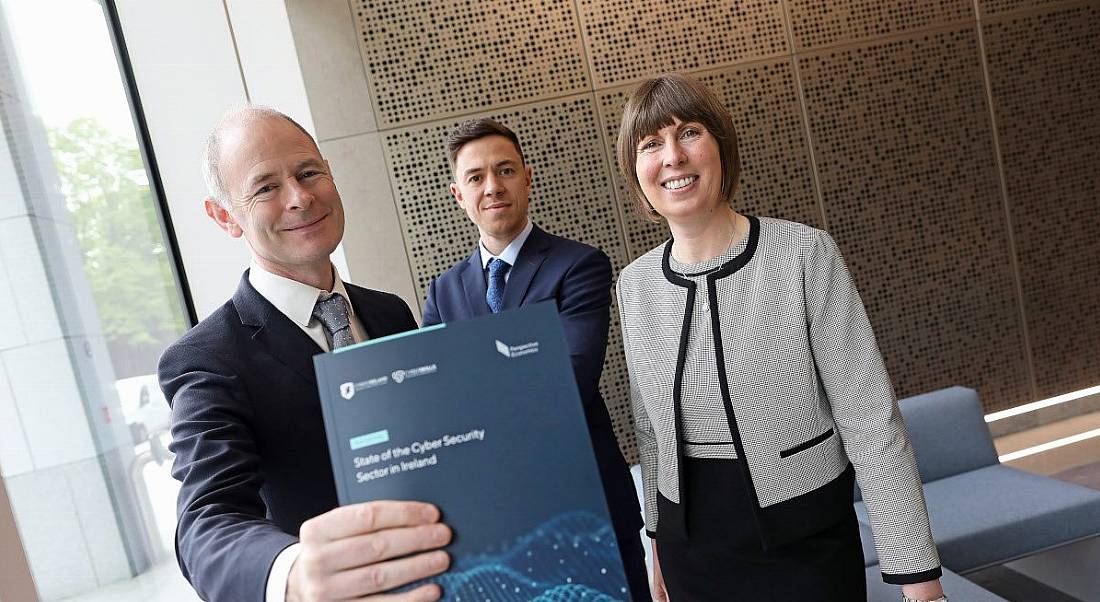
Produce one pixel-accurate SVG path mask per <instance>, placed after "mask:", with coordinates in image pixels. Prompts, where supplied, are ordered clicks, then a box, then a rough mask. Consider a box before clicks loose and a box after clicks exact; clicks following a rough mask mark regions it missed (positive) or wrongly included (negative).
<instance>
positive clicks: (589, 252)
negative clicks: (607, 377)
mask: <svg viewBox="0 0 1100 602" xmlns="http://www.w3.org/2000/svg"><path fill="white" fill-rule="evenodd" d="M611 285H612V277H611V262H610V261H609V260H608V259H607V255H605V254H604V253H603V251H600V250H599V249H597V248H595V247H590V246H588V245H585V244H581V243H579V242H576V241H572V240H569V239H565V238H561V237H560V236H554V235H553V234H548V233H547V232H544V231H543V230H541V229H539V228H538V226H534V227H533V228H532V229H531V234H530V235H529V236H528V237H527V240H526V241H525V242H524V243H523V248H522V249H520V252H519V255H518V256H517V257H516V265H514V266H512V269H511V270H510V275H509V276H508V284H507V285H505V287H504V309H506V310H507V309H514V308H516V307H521V306H524V305H530V304H532V303H538V302H539V301H545V300H548V299H553V300H554V301H555V302H556V303H557V306H558V313H559V314H560V315H561V322H562V326H563V327H564V329H565V340H566V343H567V344H568V345H569V354H570V356H571V359H572V363H573V371H574V373H575V374H576V377H577V387H578V388H579V389H580V394H581V402H582V403H583V404H584V412H585V417H586V418H587V420H588V429H589V434H590V436H591V438H592V448H593V451H594V452H595V455H596V463H597V464H598V466H599V469H600V477H601V478H602V479H603V485H604V492H605V494H606V495H607V503H608V506H609V507H610V510H611V519H612V521H613V522H614V525H615V532H616V534H618V535H619V536H620V539H622V538H623V537H632V538H634V539H635V540H636V539H637V537H638V530H639V529H640V528H641V525H642V522H641V510H640V509H639V506H638V496H637V494H636V493H635V489H634V482H633V480H632V479H631V477H630V471H629V470H628V469H627V467H626V462H625V461H623V456H622V452H620V451H619V445H618V443H617V442H616V440H615V432H614V430H613V429H612V427H611V418H610V416H608V413H607V406H606V405H605V404H604V401H603V396H601V395H600V373H601V372H602V371H603V360H604V353H605V352H606V350H607V329H608V326H609V324H610V311H611ZM485 290H486V282H485V270H484V269H483V268H482V267H481V252H480V250H479V249H474V252H473V254H472V255H470V257H469V258H468V259H466V260H465V261H462V262H461V263H459V264H457V265H455V266H454V267H453V268H451V269H449V270H447V271H446V272H444V273H443V274H442V275H440V276H439V277H438V278H436V279H435V280H433V281H432V283H431V285H430V286H429V287H428V299H427V301H426V303H425V304H424V320H423V325H424V326H430V325H432V324H439V323H440V322H454V321H458V320H464V319H467V318H473V317H475V316H480V315H484V314H488V313H491V311H490V309H489V305H488V303H487V302H486V301H485Z"/></svg>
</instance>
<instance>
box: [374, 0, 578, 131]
mask: <svg viewBox="0 0 1100 602" xmlns="http://www.w3.org/2000/svg"><path fill="white" fill-rule="evenodd" d="M352 8H353V10H354V11H355V19H356V24H357V26H358V30H359V43H360V51H361V53H362V56H363V62H364V64H365V65H366V66H367V77H368V79H369V81H370V85H371V93H372V94H373V98H374V107H375V110H376V113H377V114H376V116H377V118H378V125H379V128H381V129H389V128H391V127H394V126H402V125H408V124H412V123H419V122H425V121H431V120H435V119H442V118H444V117H448V116H453V115H462V114H466V113H473V112H477V111H482V110H488V109H492V108H498V107H504V106H509V105H514V104H521V103H525V102H531V101H534V100H539V99H546V98H553V97H558V96H565V95H568V94H575V93H581V92H585V91H587V90H588V89H589V80H588V69H587V66H586V64H585V59H584V51H583V48H582V44H581V37H580V30H579V24H578V22H577V14H576V10H575V4H574V2H573V1H572V0H568V1H567V0H484V1H482V2H477V3H468V2H452V1H447V0H424V1H422V2H393V1H392V0H353V4H352Z"/></svg>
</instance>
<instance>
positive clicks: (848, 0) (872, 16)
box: [787, 0, 974, 50]
mask: <svg viewBox="0 0 1100 602" xmlns="http://www.w3.org/2000/svg"><path fill="white" fill-rule="evenodd" d="M787 5H788V6H789V7H790V14H791V30H792V31H793V32H794V40H795V48H796V49H797V50H803V49H807V48H816V47H820V46H828V45H831V44H838V43H848V42H852V41H854V40H857V39H860V38H868V37H872V36H883V35H888V34H899V33H904V32H908V31H914V30H917V29H924V28H927V27H931V26H936V25H942V24H945V23H951V22H955V21H959V20H963V19H974V4H973V2H972V0H829V1H828V2H821V1H820V0H787Z"/></svg>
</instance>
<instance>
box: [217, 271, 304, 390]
mask: <svg viewBox="0 0 1100 602" xmlns="http://www.w3.org/2000/svg"><path fill="white" fill-rule="evenodd" d="M233 306H234V307H236V308H237V314H238V315H240V317H241V323H242V324H244V325H245V326H250V327H253V328H255V329H256V330H255V332H254V333H253V334H252V340H253V341H255V342H256V344H258V345H259V346H260V347H262V348H263V349H264V350H266V351H267V352H268V353H270V354H271V355H272V356H274V357H275V358H276V359H278V360H279V361H280V362H282V363H283V364H285V365H286V366H287V367H288V368H290V369H291V370H293V371H295V372H297V373H298V374H299V375H300V376H301V377H302V378H304V379H306V380H307V381H309V383H310V384H312V385H313V386H317V377H316V376H315V375H314V373H313V356H314V355H316V354H318V353H322V352H323V351H324V350H323V349H321V347H320V346H319V345H317V343H315V342H314V341H313V339H311V338H309V335H308V334H306V333H305V332H303V331H302V329H301V328H299V327H298V325H297V324H295V323H294V322H291V321H290V318H288V317H286V316H285V315H283V313H282V312H281V311H279V310H278V309H275V306H274V305H272V304H271V302H269V301H268V300H267V299H265V298H264V297H263V295H261V294H260V293H258V292H256V289H254V288H252V284H251V283H249V282H248V271H247V270H246V271H245V273H244V276H243V277H242V278H241V283H240V285H239V286H238V287H237V292H236V293H234V294H233Z"/></svg>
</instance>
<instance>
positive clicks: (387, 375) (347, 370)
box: [314, 302, 629, 602]
mask: <svg viewBox="0 0 1100 602" xmlns="http://www.w3.org/2000/svg"><path fill="white" fill-rule="evenodd" d="M314 365H315V367H316V371H317V383H318V387H319V388H320V393H321V406H322V410H323V413H324V418H325V429H326V430H327V432H328V443H329V451H330V454H331V456H332V467H333V471H334V474H335V477H336V489H337V493H338V495H339V499H340V503H341V504H352V503H357V502H364V501H370V500H418V501H424V502H430V503H433V504H435V505H437V506H438V507H439V508H440V509H441V510H442V512H443V517H444V521H445V522H446V523H447V524H448V525H450V526H451V528H452V529H453V530H454V540H453V542H452V544H451V545H450V546H448V548H447V550H448V551H449V552H450V553H451V556H452V559H453V560H452V564H451V569H450V570H449V571H448V572H447V573H445V574H443V575H441V576H439V577H435V578H433V579H431V580H430V581H432V582H435V583H439V584H440V585H442V586H443V591H444V599H445V600H455V601H465V600H471V601H473V600H477V601H479V602H480V601H483V600H492V601H494V602H511V601H520V600H523V601H529V600H536V601H538V602H564V601H570V600H585V601H594V602H609V601H611V600H627V599H629V595H628V594H627V586H626V578H625V577H624V572H623V567H622V562H621V560H620V557H619V550H618V545H617V543H616V541H615V534H614V531H613V530H612V527H611V521H610V518H609V515H608V509H607V503H606V501H605V499H604V495H603V488H602V487H601V484H600V476H599V473H598V472H597V468H596V461H595V458H594V457H593V454H592V444H591V441H590V439H589V436H588V428H587V426H586V423H585V418H584V411H583V409H582V407H581V402H580V397H579V395H578V392H577V386H576V381H575V380H574V377H573V369H572V366H571V364H570V361H569V351H568V347H567V346H566V343H565V336H564V334H563V332H562V328H561V324H560V322H559V321H558V317H557V311H556V309H555V307H554V304H553V303H552V302H545V303H540V304H537V305H533V306H529V307H524V308H521V309H516V310H512V311H508V312H504V313H501V314H496V315H487V316H483V317H479V318H474V319H471V320H465V321H462V322H454V323H450V324H442V325H439V326H434V327H428V328H424V329H421V330H418V331H413V332H410V333H406V334H400V335H394V336H391V337H386V338H382V339H377V340H373V341H367V342H365V343H360V344H358V345H353V346H350V347H345V348H342V349H339V350H337V351H336V352H335V353H325V354H321V355H318V356H316V357H315V358H314Z"/></svg>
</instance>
